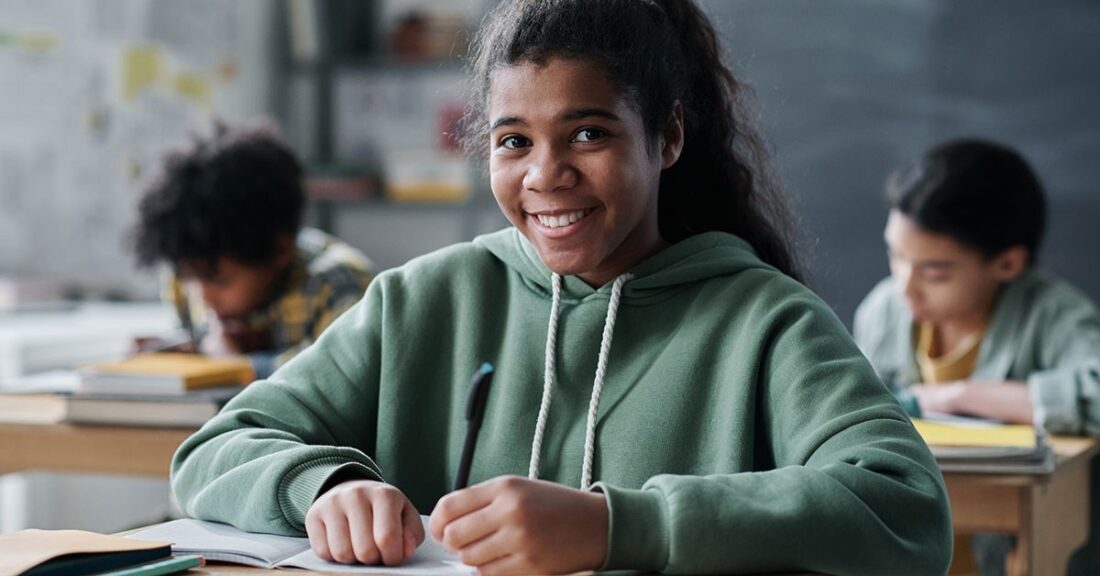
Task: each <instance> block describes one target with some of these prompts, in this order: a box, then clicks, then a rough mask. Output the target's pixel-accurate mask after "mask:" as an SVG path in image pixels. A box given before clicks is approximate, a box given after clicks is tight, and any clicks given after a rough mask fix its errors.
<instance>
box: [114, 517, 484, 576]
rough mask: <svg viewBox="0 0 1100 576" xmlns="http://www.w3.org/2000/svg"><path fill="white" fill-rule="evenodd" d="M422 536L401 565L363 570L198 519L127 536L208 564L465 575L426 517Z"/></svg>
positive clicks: (291, 541) (281, 539) (303, 544)
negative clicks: (156, 543) (197, 556)
mask: <svg viewBox="0 0 1100 576" xmlns="http://www.w3.org/2000/svg"><path fill="white" fill-rule="evenodd" d="M421 521H422V522H424V532H425V534H427V535H428V536H427V538H426V539H425V540H424V543H423V544H421V545H420V547H419V548H417V550H416V555H415V556H413V557H412V558H411V559H409V560H406V561H405V563H404V564H402V565H401V566H363V565H348V564H337V563H334V562H326V561H325V560H322V559H321V558H319V557H318V556H317V555H316V554H314V553H313V550H311V549H310V547H309V539H308V538H294V537H291V536H276V535H273V534H254V533H251V532H244V531H242V530H238V529H237V528H234V527H232V526H229V525H228V524H220V523H217V522H205V521H202V520H192V519H183V520H172V521H171V522H165V523H163V524H157V525H155V526H151V527H149V528H146V529H143V530H139V531H137V532H134V533H132V534H130V535H128V536H127V537H128V538H134V539H138V540H157V541H159V540H164V541H169V542H172V543H173V545H172V551H173V552H174V553H176V554H200V555H202V556H203V557H204V558H206V559H207V560H210V561H214V562H231V563H235V564H245V565H248V566H257V567H260V568H305V569H307V570H313V571H316V572H346V573H347V572H350V573H363V574H410V575H421V576H429V575H442V576H448V575H459V574H462V575H468V574H475V573H476V570H475V569H474V568H473V567H470V566H467V565H465V564H463V563H461V562H459V560H458V558H457V557H456V556H454V555H452V554H451V553H449V552H447V551H446V550H445V549H443V547H442V546H440V544H439V543H438V542H436V541H435V540H434V539H432V537H431V535H430V533H428V530H427V517H424V516H421Z"/></svg>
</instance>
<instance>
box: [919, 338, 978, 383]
mask: <svg viewBox="0 0 1100 576" xmlns="http://www.w3.org/2000/svg"><path fill="white" fill-rule="evenodd" d="M914 330H915V331H916V332H917V337H916V338H914V340H915V341H916V343H917V345H916V348H917V349H916V356H917V366H918V367H919V368H920V376H921V382H923V383H924V384H942V383H945V382H954V381H956V380H965V379H967V378H969V377H970V375H971V374H972V373H973V372H974V369H975V368H976V367H977V366H978V350H979V349H980V348H981V345H982V337H983V336H984V335H985V331H984V330H982V331H979V332H975V333H974V334H970V335H968V336H967V337H966V338H963V339H962V340H961V341H960V342H959V343H958V345H956V346H955V349H954V350H949V351H948V352H946V353H944V354H941V355H939V356H936V357H933V356H932V351H933V350H935V349H936V348H937V346H936V344H937V342H936V339H935V338H936V330H935V329H934V328H933V327H932V325H931V324H928V323H923V324H920V325H918V326H915V327H914Z"/></svg>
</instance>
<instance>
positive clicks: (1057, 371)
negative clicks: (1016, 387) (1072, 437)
mask: <svg viewBox="0 0 1100 576" xmlns="http://www.w3.org/2000/svg"><path fill="white" fill-rule="evenodd" d="M1048 302H1049V303H1050V304H1049V305H1048V306H1047V307H1046V309H1045V310H1042V311H1041V312H1040V313H1039V314H1040V316H1041V318H1040V319H1039V320H1038V323H1040V324H1041V325H1042V328H1041V329H1036V330H1035V331H1034V332H1035V334H1036V338H1037V339H1038V345H1039V346H1040V348H1041V350H1040V362H1041V364H1042V366H1043V367H1044V369H1042V370H1039V371H1037V372H1032V373H1031V374H1029V375H1028V378H1027V383H1028V388H1029V391H1030V395H1031V401H1032V406H1033V408H1034V413H1035V424H1036V426H1041V427H1043V428H1046V429H1047V430H1048V431H1049V432H1052V433H1054V434H1089V435H1092V436H1100V314H1098V313H1097V310H1096V307H1095V306H1093V305H1092V303H1091V302H1089V301H1088V299H1087V298H1085V297H1084V296H1082V295H1080V294H1078V293H1077V292H1076V291H1073V290H1069V289H1068V288H1066V287H1059V288H1056V289H1055V291H1054V292H1053V293H1052V294H1051V297H1049V299H1048Z"/></svg>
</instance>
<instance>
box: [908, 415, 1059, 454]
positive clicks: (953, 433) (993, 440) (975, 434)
mask: <svg viewBox="0 0 1100 576" xmlns="http://www.w3.org/2000/svg"><path fill="white" fill-rule="evenodd" d="M913 426H916V428H917V432H918V433H920V435H921V438H924V442H925V443H926V444H928V445H929V446H980V447H1020V448H1033V447H1035V445H1036V443H1037V438H1038V435H1037V434H1036V432H1035V427H1034V426H1027V425H1023V424H953V423H946V422H931V421H928V420H921V419H919V418H914V419H913Z"/></svg>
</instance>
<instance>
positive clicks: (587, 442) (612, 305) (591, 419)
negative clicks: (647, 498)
mask: <svg viewBox="0 0 1100 576" xmlns="http://www.w3.org/2000/svg"><path fill="white" fill-rule="evenodd" d="M630 278H632V276H631V275H630V274H623V275H622V276H619V277H618V278H616V279H615V285H614V286H612V287H611V302H609V303H608V305H607V318H606V319H605V320H604V322H603V339H602V340H601V341H600V359H599V360H598V361H597V362H596V379H595V381H593V382H592V399H591V400H590V401H589V402H588V426H586V427H585V435H584V466H583V467H582V468H581V490H588V486H589V484H591V482H592V455H593V453H595V451H596V411H597V409H598V408H599V406H600V394H601V393H602V392H603V378H604V374H606V373H607V357H608V356H609V355H610V354H611V336H612V335H613V334H614V333H615V317H616V316H618V312H619V298H620V297H621V296H622V294H623V284H625V283H626V281H627V280H629V279H630Z"/></svg>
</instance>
